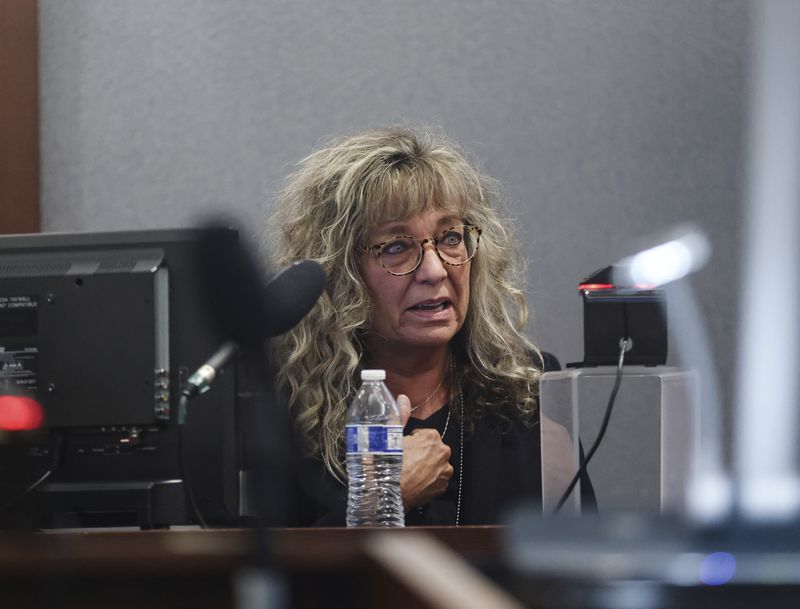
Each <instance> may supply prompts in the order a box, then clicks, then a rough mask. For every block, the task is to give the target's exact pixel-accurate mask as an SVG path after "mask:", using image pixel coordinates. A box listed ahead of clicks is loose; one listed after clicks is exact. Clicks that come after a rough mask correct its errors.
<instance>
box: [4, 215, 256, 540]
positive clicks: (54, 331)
mask: <svg viewBox="0 0 800 609" xmlns="http://www.w3.org/2000/svg"><path fill="white" fill-rule="evenodd" d="M200 233H201V231H200V230H195V229H180V230H151V231H136V232H130V231H125V232H95V233H61V234H37V235H14V236H4V237H0V393H2V392H11V391H16V392H25V393H28V394H31V395H33V396H35V397H36V398H37V399H38V400H39V402H40V403H41V404H42V406H43V407H44V410H45V415H46V419H45V423H44V429H43V430H42V431H40V432H39V433H38V434H34V436H33V437H32V438H30V437H29V438H28V441H25V442H20V441H19V440H18V439H17V441H12V442H8V441H6V442H5V443H3V444H0V472H3V475H1V476H0V480H2V482H0V486H1V487H2V499H0V501H2V504H0V505H2V506H3V507H2V509H3V510H4V511H6V512H7V511H9V510H14V509H22V508H19V507H18V506H23V505H25V504H26V503H27V500H30V499H35V500H36V501H35V505H36V506H37V510H36V514H37V516H36V520H37V526H43V527H56V528H58V527H67V526H69V527H90V526H126V525H132V526H141V527H145V528H152V527H162V526H170V525H177V524H188V523H191V522H193V520H194V518H193V515H192V510H190V509H188V508H187V505H186V501H185V498H184V497H185V493H184V481H183V480H182V478H181V471H180V467H179V460H178V446H179V431H180V429H179V426H178V424H177V410H178V400H179V393H180V388H181V387H182V385H183V383H184V381H185V379H186V378H187V376H188V375H189V374H191V373H192V371H194V370H195V369H196V368H197V367H198V366H200V365H202V363H203V362H204V361H205V360H206V359H207V358H208V357H209V356H210V355H211V354H212V353H214V352H215V351H216V350H217V349H218V347H219V346H220V345H221V344H222V342H223V341H224V340H225V337H224V336H221V335H220V334H219V330H218V329H217V325H216V324H214V323H212V320H211V319H209V317H210V314H209V313H208V311H207V308H206V305H205V302H204V297H203V296H202V294H203V289H202V285H201V280H200V278H199V277H198V272H197V264H196V260H195V255H196V253H195V243H196V241H197V240H198V238H199V237H200ZM225 238H227V239H230V240H231V241H232V242H235V241H236V240H237V239H238V237H237V233H236V231H234V230H229V231H227V233H226V235H225ZM240 369H241V366H239V367H238V368H237V365H236V363H234V364H232V365H231V366H230V367H229V368H228V369H227V370H226V371H225V372H224V373H223V374H222V375H221V376H220V377H219V378H218V379H217V380H216V381H215V384H214V387H213V391H209V392H208V393H206V394H204V395H202V396H199V397H198V398H196V399H195V400H193V402H192V403H191V409H190V411H189V417H188V420H187V422H186V425H185V428H184V430H183V432H184V439H183V455H184V458H185V463H186V466H187V471H188V475H187V479H188V481H189V483H190V484H191V488H192V489H193V491H194V495H195V496H196V501H197V505H198V508H199V510H200V511H201V513H202V514H203V516H204V518H205V519H206V520H207V521H208V522H209V523H211V524H229V523H232V522H235V521H236V519H237V518H238V516H239V470H240V455H239V448H238V446H239V443H238V431H237V409H238V408H237V407H238V406H240V405H241V404H240V400H237V394H242V395H244V396H247V395H251V394H252V392H249V391H246V390H243V388H242V384H243V383H246V379H244V378H243V376H242V374H241V370H240ZM244 399H247V398H246V397H245V398H244ZM12 440H13V438H12ZM50 470H52V472H51V473H50V474H49V475H48V476H47V477H46V479H45V480H43V481H42V482H41V483H40V484H38V485H36V484H35V483H36V481H37V480H38V479H40V478H41V477H43V476H44V475H45V474H46V473H47V472H48V471H50ZM32 486H35V488H31V487H32ZM26 489H31V490H30V491H29V492H28V496H27V497H25V500H22V499H21V497H20V495H21V494H22V493H24V492H25V490H26ZM25 509H29V508H27V507H26V508H25Z"/></svg>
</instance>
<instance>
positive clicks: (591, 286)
mask: <svg viewBox="0 0 800 609" xmlns="http://www.w3.org/2000/svg"><path fill="white" fill-rule="evenodd" d="M578 289H579V290H613V289H614V284H613V283H582V284H580V285H579V286H578Z"/></svg>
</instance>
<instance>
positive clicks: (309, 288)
mask: <svg viewBox="0 0 800 609" xmlns="http://www.w3.org/2000/svg"><path fill="white" fill-rule="evenodd" d="M325 280H326V277H325V271H324V270H322V267H321V266H320V265H319V264H318V263H316V262H314V261H313V260H301V261H299V262H295V263H293V264H292V265H290V266H287V267H286V268H284V269H281V270H280V271H278V272H277V273H276V274H275V275H273V276H272V278H271V279H270V280H269V282H268V283H267V285H266V286H265V287H264V290H263V294H261V296H260V298H259V300H260V301H261V302H260V305H261V307H263V318H264V320H263V321H262V322H259V324H258V328H257V329H258V332H257V334H258V336H259V339H263V338H270V337H273V336H279V335H281V334H283V333H285V332H288V331H289V330H291V329H292V328H294V327H295V326H296V325H297V324H298V323H300V320H302V319H303V317H305V316H306V315H307V314H308V312H309V311H311V309H312V308H313V307H314V305H315V304H316V302H317V300H319V297H320V295H321V294H322V291H323V290H324V289H325ZM232 306H235V305H232ZM232 313H235V312H233V311H232ZM253 329H254V330H255V329H256V328H253ZM250 336H253V334H250ZM238 351H239V345H238V344H237V342H236V341H228V342H226V343H225V344H223V345H222V346H221V347H220V348H219V349H218V350H217V352H216V353H214V355H212V356H211V357H210V358H209V359H208V361H206V363H205V364H203V365H202V366H200V367H199V368H198V369H197V370H196V371H195V372H194V374H192V375H191V376H190V377H189V380H188V381H187V382H186V384H185V385H184V386H183V389H182V391H181V393H183V395H185V396H186V397H187V398H188V399H191V398H193V397H195V396H196V395H198V394H201V393H205V392H206V391H208V389H209V388H210V387H211V383H213V382H214V379H215V378H216V377H217V375H218V374H219V373H220V372H222V370H223V369H224V368H225V367H226V366H227V365H228V364H229V363H230V362H231V360H232V359H233V358H234V357H235V356H236V354H237V353H238Z"/></svg>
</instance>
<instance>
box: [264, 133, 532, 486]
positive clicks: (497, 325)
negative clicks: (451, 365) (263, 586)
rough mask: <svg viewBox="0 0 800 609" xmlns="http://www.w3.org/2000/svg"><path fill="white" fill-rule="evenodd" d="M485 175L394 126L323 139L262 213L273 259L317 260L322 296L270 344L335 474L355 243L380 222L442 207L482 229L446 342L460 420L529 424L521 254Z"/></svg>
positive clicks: (351, 358) (351, 371) (305, 425)
mask: <svg viewBox="0 0 800 609" xmlns="http://www.w3.org/2000/svg"><path fill="white" fill-rule="evenodd" d="M498 200H499V196H498V193H497V188H496V184H495V182H494V181H493V180H491V179H489V178H487V177H485V176H482V175H481V174H480V173H479V172H478V171H477V170H476V169H475V168H474V167H473V166H472V165H471V164H470V163H469V162H467V160H466V158H465V156H464V155H463V154H462V152H461V151H460V150H459V148H458V147H457V146H456V145H454V144H453V143H451V142H450V141H449V140H447V139H446V138H445V137H444V136H443V135H441V134H439V133H437V132H434V131H432V130H424V129H420V130H412V129H410V128H407V127H393V128H388V129H383V130H378V131H371V132H367V133H363V134H359V135H355V136H351V137H345V138H341V139H336V140H333V141H330V142H329V143H328V144H327V145H325V146H324V147H322V148H321V149H319V150H317V151H316V152H314V153H312V154H311V155H309V156H307V157H306V158H305V159H303V160H302V161H300V163H299V164H298V169H297V171H296V172H295V173H293V174H292V175H290V176H289V177H288V178H287V183H286V185H285V187H284V189H283V190H282V191H281V193H280V195H279V197H278V200H277V202H276V204H275V208H274V209H275V211H274V214H273V216H272V218H271V222H270V228H271V231H270V233H271V240H272V243H273V245H274V246H275V248H274V250H275V252H276V254H275V260H274V262H275V263H276V264H277V265H278V266H285V265H287V264H290V263H291V262H293V261H296V260H300V259H311V260H316V261H317V262H319V263H320V264H321V265H322V266H323V268H324V269H325V272H326V273H327V275H328V283H327V287H326V290H325V293H324V294H323V295H322V297H321V298H320V300H319V302H318V303H317V305H316V306H315V308H314V309H313V310H312V311H311V313H309V315H307V316H306V317H305V319H303V321H302V322H301V323H300V324H299V325H298V326H296V327H295V328H294V329H293V330H292V331H291V332H289V333H287V334H285V335H284V336H282V337H280V338H278V339H276V340H274V341H273V349H274V350H275V359H274V360H273V361H275V362H278V363H279V369H278V376H279V379H280V382H281V384H282V386H283V387H284V389H286V390H287V391H288V393H289V396H290V397H289V400H290V402H289V403H290V407H291V408H292V410H293V411H294V413H295V417H296V422H297V426H298V431H299V433H300V437H301V438H302V441H303V442H304V444H305V449H306V451H307V452H308V453H309V454H312V455H316V456H318V457H319V458H321V459H322V461H323V462H324V463H325V466H326V467H327V469H328V470H329V471H330V472H331V473H332V474H333V475H334V476H336V477H337V478H339V479H344V468H343V441H342V437H343V430H344V425H345V416H346V413H347V408H348V406H349V403H350V401H351V399H352V397H353V396H354V394H355V391H356V390H357V389H358V385H359V380H358V379H359V374H360V369H361V362H362V360H363V358H364V356H365V355H366V354H365V346H364V343H363V341H362V336H363V333H364V332H365V331H366V330H367V329H368V328H369V326H370V316H371V302H370V298H369V294H368V292H367V289H366V287H365V284H364V281H363V280H362V278H361V275H360V271H359V257H360V256H361V255H364V254H362V253H360V248H361V247H362V246H363V245H364V244H365V240H366V237H367V235H368V234H369V233H370V231H371V230H373V229H374V228H375V227H376V226H378V225H379V224H382V223H384V222H388V221H393V220H401V219H405V218H408V217H411V216H414V215H417V214H420V213H423V212H425V211H429V210H447V211H449V212H451V213H453V214H455V215H457V216H459V217H461V218H463V220H464V222H465V223H469V224H474V225H477V226H479V227H481V229H482V234H481V241H480V247H479V249H478V252H477V255H476V256H475V258H474V259H473V260H472V263H471V264H472V267H471V270H470V299H469V302H470V306H469V310H468V312H467V315H466V319H465V322H464V326H463V327H462V329H461V330H460V331H459V333H458V335H457V336H456V338H455V339H454V342H455V344H454V349H453V351H454V353H455V354H456V357H457V362H458V372H457V375H458V379H459V382H462V381H463V382H464V383H465V384H466V385H467V386H468V388H469V395H470V400H469V408H468V412H467V413H466V417H465V418H466V423H467V425H468V426H471V425H472V423H473V421H474V420H475V418H477V417H479V416H481V415H482V414H485V413H486V412H490V411H492V412H495V413H498V414H500V415H502V416H509V415H517V416H518V417H519V418H521V419H522V420H523V421H531V420H532V418H533V414H534V412H535V408H536V397H535V395H536V391H535V390H536V385H537V383H538V379H539V374H540V371H539V369H537V368H536V367H534V366H532V363H531V362H532V354H534V355H536V356H539V352H538V350H537V349H536V347H535V346H534V345H533V344H532V343H531V342H530V341H529V340H528V339H527V338H526V337H525V336H524V335H523V334H522V329H523V327H524V325H525V322H526V319H527V308H526V305H525V300H524V296H523V293H522V291H521V290H520V288H519V287H518V286H519V285H520V280H521V277H522V273H523V268H522V265H521V262H520V261H521V256H520V255H519V252H518V248H517V245H516V242H515V240H514V239H513V237H512V235H511V232H510V228H509V227H510V224H511V223H510V222H506V221H504V220H503V219H502V218H501V217H500V215H499V213H498V210H497V209H496V205H497V201H498Z"/></svg>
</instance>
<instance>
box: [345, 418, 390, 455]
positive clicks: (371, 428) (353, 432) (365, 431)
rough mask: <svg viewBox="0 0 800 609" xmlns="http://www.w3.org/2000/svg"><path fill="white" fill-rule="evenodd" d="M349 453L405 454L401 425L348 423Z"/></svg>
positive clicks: (346, 432) (346, 433) (347, 440)
mask: <svg viewBox="0 0 800 609" xmlns="http://www.w3.org/2000/svg"><path fill="white" fill-rule="evenodd" d="M345 444H346V447H347V454H348V455H352V454H365V453H371V454H379V455H401V454H403V428H402V426H400V425H348V426H347V427H346V428H345Z"/></svg>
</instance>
